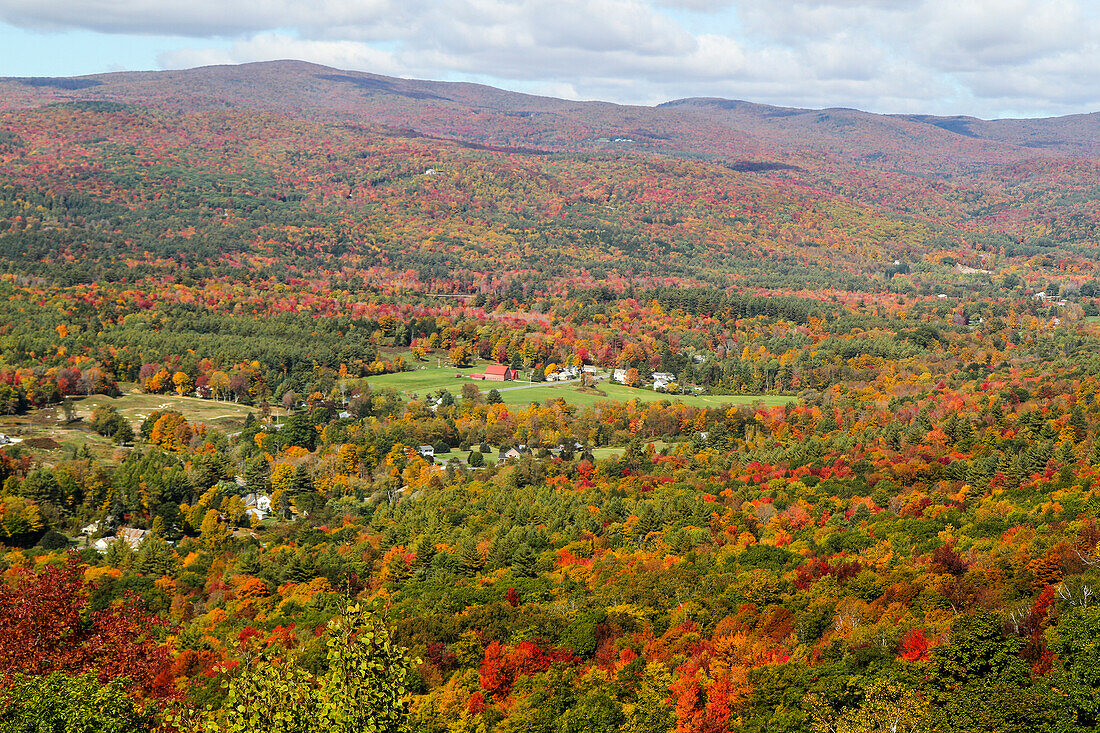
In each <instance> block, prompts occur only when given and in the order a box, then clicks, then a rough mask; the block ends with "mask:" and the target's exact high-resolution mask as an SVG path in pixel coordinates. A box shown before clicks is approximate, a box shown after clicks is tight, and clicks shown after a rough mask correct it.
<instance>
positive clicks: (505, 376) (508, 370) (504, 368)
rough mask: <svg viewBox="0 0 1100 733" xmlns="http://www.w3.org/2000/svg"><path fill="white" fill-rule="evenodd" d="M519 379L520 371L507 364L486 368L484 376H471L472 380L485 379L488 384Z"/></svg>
mask: <svg viewBox="0 0 1100 733" xmlns="http://www.w3.org/2000/svg"><path fill="white" fill-rule="evenodd" d="M518 378H519V371H517V370H515V369H513V368H512V367H510V366H508V365H506V364H493V365H491V366H487V367H485V373H484V374H471V375H470V379H483V380H485V381H486V382H509V381H512V380H513V379H518Z"/></svg>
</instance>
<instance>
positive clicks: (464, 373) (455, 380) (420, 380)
mask: <svg viewBox="0 0 1100 733" xmlns="http://www.w3.org/2000/svg"><path fill="white" fill-rule="evenodd" d="M483 368H484V365H480V366H477V367H471V368H467V369H456V368H454V367H444V368H442V369H439V368H437V367H424V368H422V369H415V370H413V371H409V372H400V373H397V374H381V375H379V376H377V377H370V378H368V379H367V383H368V384H369V385H370V386H371V388H372V389H385V388H387V387H392V388H393V389H396V390H397V391H398V392H401V393H403V394H404V396H405V397H410V396H411V395H413V394H415V395H417V396H418V397H420V398H424V397H425V396H427V395H428V394H429V393H431V392H435V391H436V390H439V389H446V390H448V391H450V392H451V394H453V395H456V396H457V395H458V394H459V393H460V392H461V391H462V385H464V384H473V385H476V386H477V388H478V389H480V390H481V391H482V392H489V391H490V390H492V389H497V390H500V396H501V397H502V398H503V399H504V403H505V404H507V405H528V404H530V403H532V402H536V403H539V404H542V403H543V402H545V401H546V400H553V399H558V398H562V399H564V400H565V401H566V402H569V403H570V404H574V405H578V406H580V407H585V406H588V405H594V404H597V403H599V402H607V401H609V400H612V401H616V402H628V401H630V400H633V399H638V400H641V401H643V402H658V401H661V400H670V401H672V402H682V403H684V404H685V405H695V406H697V407H719V406H721V405H741V404H752V403H754V402H757V401H759V402H761V403H763V404H764V405H765V406H767V407H775V406H777V405H785V404H787V403H788V402H794V401H795V398H794V397H784V396H781V395H669V394H664V393H662V392H653V391H651V390H648V389H634V388H632V387H626V386H624V385H621V384H612V383H610V382H607V381H606V380H605V381H601V382H600V383H599V390H600V392H603V393H604V395H600V394H597V393H595V392H591V391H581V390H580V389H579V387H578V385H577V383H576V382H572V383H565V384H556V383H553V382H549V383H532V382H523V381H515V382H482V381H478V380H472V379H470V375H471V374H477V373H479V372H480V371H482V369H483ZM456 374H457V375H461V376H457V377H456V376H455V375H456ZM605 395H606V396H605Z"/></svg>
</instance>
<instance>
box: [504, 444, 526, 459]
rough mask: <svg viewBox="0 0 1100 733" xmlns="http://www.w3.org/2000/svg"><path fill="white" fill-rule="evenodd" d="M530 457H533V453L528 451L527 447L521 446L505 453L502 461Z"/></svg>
mask: <svg viewBox="0 0 1100 733" xmlns="http://www.w3.org/2000/svg"><path fill="white" fill-rule="evenodd" d="M528 455H531V451H529V450H527V446H525V445H521V446H517V447H515V448H509V449H508V450H507V451H505V452H504V454H503V455H501V457H500V459H501V460H502V461H510V460H512V459H516V458H522V457H523V456H528Z"/></svg>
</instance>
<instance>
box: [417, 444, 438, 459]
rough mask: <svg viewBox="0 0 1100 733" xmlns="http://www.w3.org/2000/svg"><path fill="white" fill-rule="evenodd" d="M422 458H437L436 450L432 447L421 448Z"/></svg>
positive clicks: (424, 446)
mask: <svg viewBox="0 0 1100 733" xmlns="http://www.w3.org/2000/svg"><path fill="white" fill-rule="evenodd" d="M420 457H421V458H435V448H434V447H432V446H430V445H422V446H420Z"/></svg>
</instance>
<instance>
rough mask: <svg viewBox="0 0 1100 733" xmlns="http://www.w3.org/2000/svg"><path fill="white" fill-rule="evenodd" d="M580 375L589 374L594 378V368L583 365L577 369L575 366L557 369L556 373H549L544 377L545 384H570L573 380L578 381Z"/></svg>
mask: <svg viewBox="0 0 1100 733" xmlns="http://www.w3.org/2000/svg"><path fill="white" fill-rule="evenodd" d="M582 374H590V375H592V376H593V377H595V376H596V367H594V366H591V365H589V364H585V365H584V366H582V367H580V368H579V369H578V368H577V367H575V366H566V367H562V368H561V369H558V370H557V371H556V372H551V373H550V374H547V375H546V381H547V382H571V381H573V380H574V379H580V378H581V375H582Z"/></svg>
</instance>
